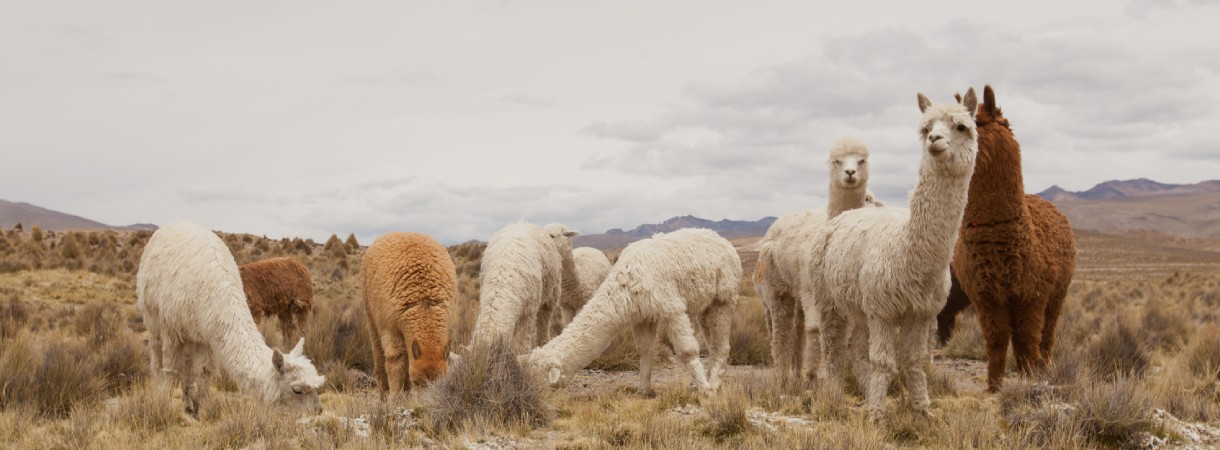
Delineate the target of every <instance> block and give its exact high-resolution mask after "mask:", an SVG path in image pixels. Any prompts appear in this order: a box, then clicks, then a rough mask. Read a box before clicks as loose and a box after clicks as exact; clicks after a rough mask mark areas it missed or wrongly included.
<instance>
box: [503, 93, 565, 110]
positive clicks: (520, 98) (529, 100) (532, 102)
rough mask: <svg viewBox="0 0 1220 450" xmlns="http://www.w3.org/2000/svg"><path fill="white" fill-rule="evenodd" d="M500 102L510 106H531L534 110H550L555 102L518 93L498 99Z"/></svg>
mask: <svg viewBox="0 0 1220 450" xmlns="http://www.w3.org/2000/svg"><path fill="white" fill-rule="evenodd" d="M500 101H502V102H504V103H508V104H512V105H521V106H532V107H535V108H550V107H553V106H555V102H554V101H552V100H549V99H546V98H543V97H541V96H538V95H533V94H526V93H523V92H518V93H516V94H511V95H505V96H503V97H500Z"/></svg>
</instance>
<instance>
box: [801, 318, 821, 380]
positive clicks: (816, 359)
mask: <svg viewBox="0 0 1220 450" xmlns="http://www.w3.org/2000/svg"><path fill="white" fill-rule="evenodd" d="M802 312H803V313H804V316H805V317H804V322H803V325H804V330H801V334H800V335H799V336H800V338H799V339H800V340H801V351H802V353H803V354H802V355H801V365H800V371H801V378H802V379H805V380H811V381H812V380H814V379H816V378H817V376H818V370H819V369H820V366H821V365H822V364H821V363H822V361H821V360H822V314H821V313H820V312H818V309H817V308H803V309H802Z"/></svg>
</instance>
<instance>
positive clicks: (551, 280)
mask: <svg viewBox="0 0 1220 450" xmlns="http://www.w3.org/2000/svg"><path fill="white" fill-rule="evenodd" d="M559 226H560V227H562V225H559ZM564 232H565V233H575V232H574V231H564ZM561 270H562V259H561V256H560V251H559V249H558V248H557V246H556V244H555V240H554V239H551V237H550V236H549V235H548V234H547V233H546V232H545V231H544V230H543V229H542V228H541V227H539V226H537V225H534V224H532V223H526V222H524V221H520V222H517V223H512V224H508V225H506V226H505V227H504V228H501V229H500V231H497V232H496V234H494V235H492V236H491V240H490V241H489V242H488V243H487V249H486V250H484V251H483V262H482V264H481V265H480V266H479V283H480V289H479V316H478V318H476V319H475V324H474V335H473V336H472V337H473V341H474V342H478V343H485V344H490V343H491V342H494V341H495V340H501V339H502V340H505V341H507V342H511V343H512V346H513V350H514V351H515V352H516V353H517V354H523V353H525V352H528V351H529V350H530V349H531V348H534V346H535V345H541V344H543V343H545V342H546V341H547V340H548V339H550V337H551V325H550V323H551V316H552V315H553V312H554V310H555V308H557V307H558V306H559V294H560V282H561V277H562V272H561Z"/></svg>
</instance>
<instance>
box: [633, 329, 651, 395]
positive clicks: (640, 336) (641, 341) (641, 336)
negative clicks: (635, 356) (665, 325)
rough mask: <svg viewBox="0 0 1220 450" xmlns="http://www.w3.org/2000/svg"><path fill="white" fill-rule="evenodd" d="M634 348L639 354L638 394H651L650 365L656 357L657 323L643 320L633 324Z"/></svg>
mask: <svg viewBox="0 0 1220 450" xmlns="http://www.w3.org/2000/svg"><path fill="white" fill-rule="evenodd" d="M633 331H634V333H635V349H636V351H637V352H639V354H640V388H639V394H640V395H651V394H652V365H653V361H654V360H655V359H656V357H657V356H656V354H657V349H656V348H655V346H656V343H657V324H656V322H653V321H649V320H645V321H643V322H640V323H637V324H635V329H634V330H633Z"/></svg>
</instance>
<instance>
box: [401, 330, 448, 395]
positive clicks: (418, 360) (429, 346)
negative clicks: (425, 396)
mask: <svg viewBox="0 0 1220 450" xmlns="http://www.w3.org/2000/svg"><path fill="white" fill-rule="evenodd" d="M407 348H408V350H409V351H408V352H407V358H409V359H408V360H407V361H408V367H410V369H408V372H409V373H408V374H407V376H408V377H410V380H409V381H410V382H411V386H413V387H423V386H424V385H426V384H428V383H429V382H431V381H432V380H435V379H437V378H440V377H441V375H444V374H445V372H448V371H449V338H448V336H445V335H440V336H431V338H429V337H423V338H414V339H409V340H408V341H407Z"/></svg>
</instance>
